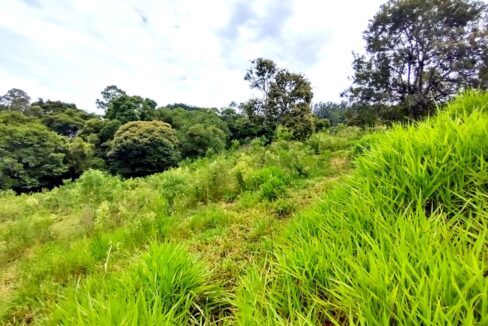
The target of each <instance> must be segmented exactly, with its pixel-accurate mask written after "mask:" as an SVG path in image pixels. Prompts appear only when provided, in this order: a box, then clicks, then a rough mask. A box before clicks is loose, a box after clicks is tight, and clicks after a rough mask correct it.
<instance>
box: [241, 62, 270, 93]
mask: <svg viewBox="0 0 488 326" xmlns="http://www.w3.org/2000/svg"><path fill="white" fill-rule="evenodd" d="M251 64H252V65H253V66H251V68H249V70H248V71H247V73H246V75H245V76H244V80H246V81H248V82H249V83H251V88H252V89H258V90H260V91H261V92H262V93H263V101H264V102H266V99H267V96H268V94H269V91H270V88H271V84H272V83H273V80H274V78H275V76H276V73H277V72H278V67H277V66H276V64H275V63H274V62H273V61H272V60H269V59H263V58H257V59H255V60H252V61H251Z"/></svg>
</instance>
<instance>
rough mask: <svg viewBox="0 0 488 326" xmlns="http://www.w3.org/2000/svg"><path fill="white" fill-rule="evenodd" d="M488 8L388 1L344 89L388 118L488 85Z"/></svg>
mask: <svg viewBox="0 0 488 326" xmlns="http://www.w3.org/2000/svg"><path fill="white" fill-rule="evenodd" d="M487 12H488V7H487V4H486V3H484V2H483V1H478V0H449V1H441V0H426V1H418V0H407V1H397V0H390V1H388V2H387V3H385V4H384V5H382V6H381V8H380V10H379V12H378V13H377V14H376V15H375V16H374V18H373V19H372V20H371V21H370V24H369V26H368V29H367V30H366V31H365V32H364V40H365V41H366V55H359V54H356V55H355V58H354V62H353V68H354V71H355V74H354V77H353V86H352V87H351V88H349V89H348V91H347V92H346V94H345V95H347V96H348V97H349V98H350V99H351V100H352V101H353V102H355V103H356V104H358V105H360V106H365V105H373V106H376V108H377V109H376V110H377V111H378V109H379V110H381V111H382V112H381V113H382V114H381V115H382V118H383V119H386V120H398V119H402V118H404V117H409V118H413V119H419V118H422V117H425V116H426V115H429V114H432V113H433V112H434V110H435V107H436V104H439V103H445V102H446V101H447V100H449V99H450V98H451V96H452V95H454V94H456V93H457V92H458V91H459V90H461V89H466V88H469V87H474V88H478V87H482V88H486V82H487V81H488V80H487V79H486V77H487V76H486V71H487V70H486V69H487V68H488V66H487V63H488V61H487V58H488V41H487V40H488V37H487V36H488V34H487V33H488V29H487V21H488V15H487ZM392 105H393V106H392Z"/></svg>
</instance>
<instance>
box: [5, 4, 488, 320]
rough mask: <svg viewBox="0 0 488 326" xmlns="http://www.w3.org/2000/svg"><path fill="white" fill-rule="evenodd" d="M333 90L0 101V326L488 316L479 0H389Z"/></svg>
mask: <svg viewBox="0 0 488 326" xmlns="http://www.w3.org/2000/svg"><path fill="white" fill-rule="evenodd" d="M363 38H364V41H365V51H364V53H355V54H354V59H353V62H352V67H353V71H354V74H353V76H352V77H351V85H350V87H349V88H348V89H346V90H344V92H343V93H342V94H341V98H342V101H341V102H314V100H313V98H314V94H313V87H312V85H311V82H310V81H309V80H308V78H307V77H306V76H305V75H304V74H302V73H299V72H293V71H290V70H289V69H287V68H285V67H279V66H278V65H277V64H276V63H275V62H274V61H273V60H271V59H268V58H262V57H259V58H256V59H254V60H252V61H250V64H249V68H248V70H247V71H243V74H242V77H243V79H244V80H245V81H247V82H248V83H249V87H250V88H251V89H252V90H253V91H254V92H255V94H256V97H253V98H250V99H249V100H247V101H245V102H242V103H235V102H233V103H230V104H229V105H228V107H224V108H205V107H198V106H193V105H188V104H184V103H174V104H167V105H163V106H160V105H158V103H156V102H155V101H154V100H152V99H150V98H146V97H144V96H142V95H134V94H128V93H127V92H126V91H125V90H122V89H120V88H119V87H117V86H116V85H109V86H107V87H105V88H104V89H103V90H101V93H100V96H99V98H98V99H94V102H95V103H96V105H97V107H98V109H99V110H98V112H99V113H100V114H96V113H90V112H88V111H85V110H83V109H82V108H79V107H77V105H76V104H74V103H66V102H63V101H59V100H51V99H42V98H39V99H37V100H32V99H31V98H30V96H29V95H28V93H27V92H26V91H24V90H21V89H17V88H12V89H10V90H8V91H7V92H6V94H5V95H3V96H1V97H0V324H5V325H27V324H35V325H438V324H442V325H460V324H462V325H485V324H488V277H487V275H488V246H487V244H488V91H487V89H488V5H487V4H486V3H485V2H483V1H476V0H448V1H440V0H426V1H417V0H389V1H387V2H386V3H385V4H384V5H382V6H381V7H380V8H379V10H378V12H377V13H376V15H375V16H374V17H372V18H371V20H370V22H369V25H368V27H367V29H366V30H365V31H364V33H363Z"/></svg>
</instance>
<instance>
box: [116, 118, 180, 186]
mask: <svg viewBox="0 0 488 326" xmlns="http://www.w3.org/2000/svg"><path fill="white" fill-rule="evenodd" d="M176 145H177V139H176V135H175V132H174V131H173V129H172V128H171V126H170V125H169V124H167V123H164V122H159V121H133V122H128V123H126V124H124V125H122V126H121V127H120V128H119V129H118V130H117V132H116V133H115V136H114V139H113V142H112V150H111V151H110V152H109V153H108V158H109V160H110V163H111V166H112V168H114V169H115V171H117V172H118V173H119V174H120V175H122V176H125V177H140V176H144V175H148V174H153V173H156V172H161V171H164V170H166V169H168V168H170V167H172V166H175V165H176V163H177V162H178V152H177V150H176Z"/></svg>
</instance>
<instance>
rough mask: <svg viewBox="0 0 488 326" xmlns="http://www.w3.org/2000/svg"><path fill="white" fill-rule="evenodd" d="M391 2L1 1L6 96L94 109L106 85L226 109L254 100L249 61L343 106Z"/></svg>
mask: <svg viewBox="0 0 488 326" xmlns="http://www.w3.org/2000/svg"><path fill="white" fill-rule="evenodd" d="M383 2H384V0H266V1H264V0H235V1H230V0H207V1H203V0H78V1H75V0H71V1H67V0H0V44H1V45H2V48H1V50H0V93H1V94H4V93H5V92H6V91H7V90H8V89H10V88H14V87H15V88H20V89H23V90H24V91H26V92H27V93H28V94H29V95H30V96H31V97H32V99H33V100H35V99H37V98H38V97H43V98H44V99H52V100H62V101H67V102H72V103H76V104H77V105H78V107H80V108H83V109H85V110H89V111H94V110H95V99H96V98H98V97H99V94H100V91H101V90H102V89H103V88H104V87H105V86H107V85H112V84H115V85H117V86H118V87H119V88H122V89H124V90H125V91H126V92H127V93H128V94H131V95H141V96H144V97H149V98H152V99H154V100H156V101H157V102H158V104H159V105H165V104H169V103H174V102H181V103H187V104H191V105H198V106H206V107H223V106H226V105H228V104H229V103H230V102H231V101H236V102H241V101H245V100H247V99H248V98H249V97H250V96H251V95H252V94H251V91H250V90H249V86H248V84H247V82H245V81H244V80H243V76H244V74H245V72H246V70H247V69H248V68H249V67H250V61H251V60H252V59H254V58H257V57H265V58H269V59H272V60H274V61H275V62H276V63H277V64H278V65H279V66H280V67H286V68H288V69H289V70H290V71H293V72H301V73H304V74H305V75H306V76H307V77H308V78H309V80H310V81H311V83H312V86H313V89H314V94H315V96H314V102H318V101H328V100H332V101H335V100H339V94H340V92H341V91H343V90H344V89H345V88H347V86H348V85H349V83H350V82H349V80H348V76H350V75H351V74H352V69H351V62H352V51H362V49H363V47H364V42H363V40H362V31H364V30H365V29H366V27H367V24H368V20H369V19H370V18H372V16H373V15H374V14H375V12H376V11H377V10H378V8H379V6H380V5H381V3H383Z"/></svg>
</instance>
